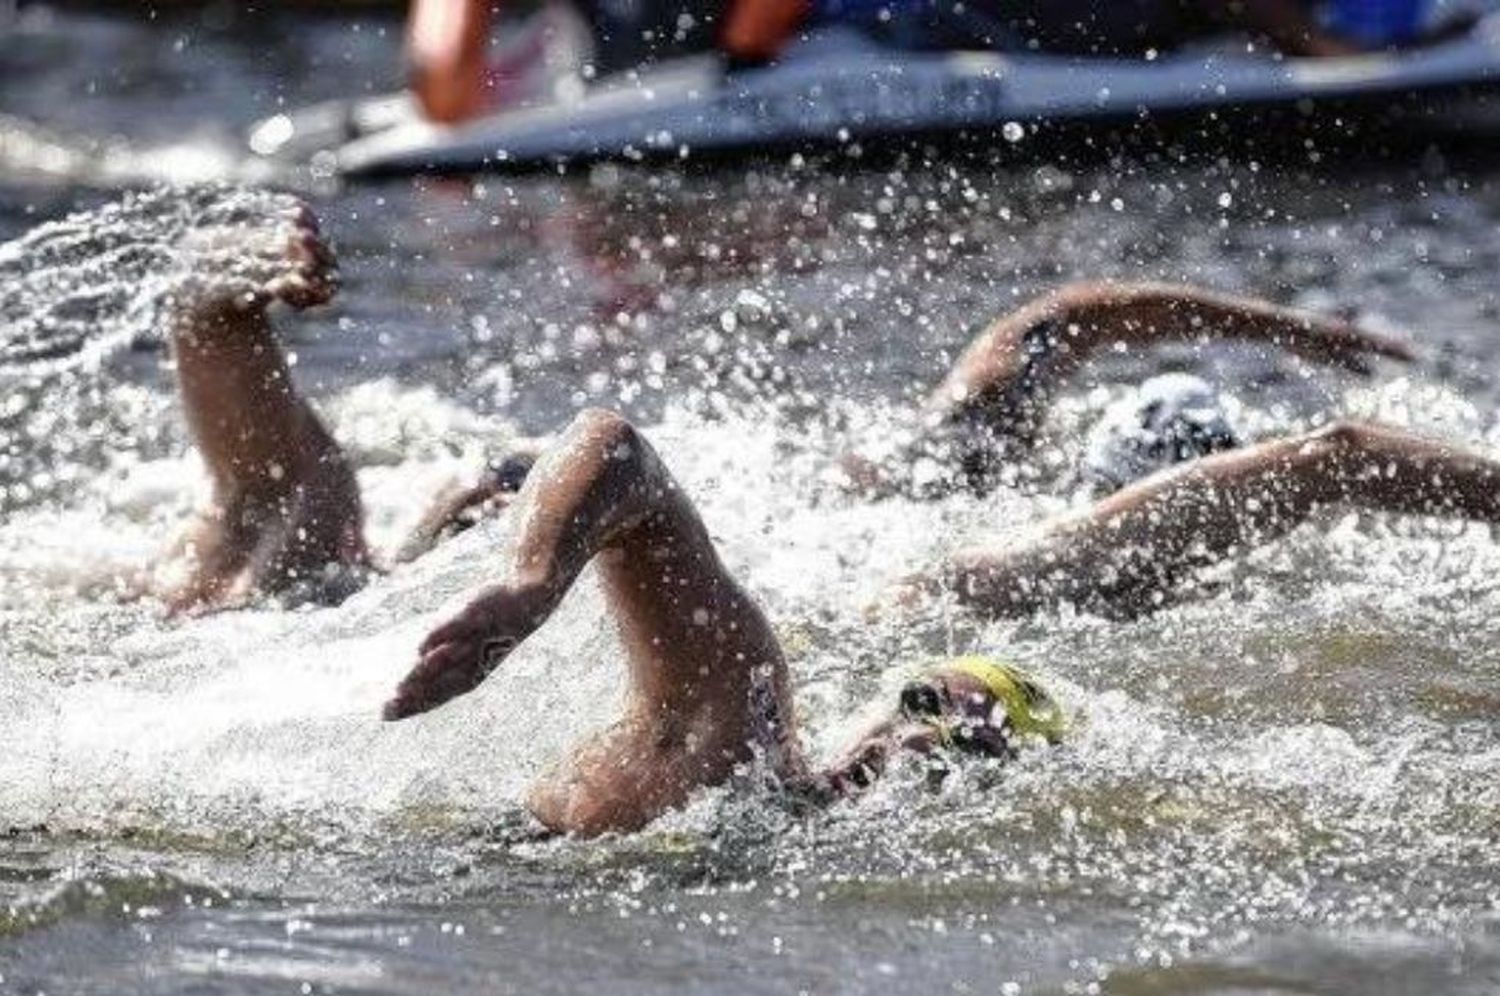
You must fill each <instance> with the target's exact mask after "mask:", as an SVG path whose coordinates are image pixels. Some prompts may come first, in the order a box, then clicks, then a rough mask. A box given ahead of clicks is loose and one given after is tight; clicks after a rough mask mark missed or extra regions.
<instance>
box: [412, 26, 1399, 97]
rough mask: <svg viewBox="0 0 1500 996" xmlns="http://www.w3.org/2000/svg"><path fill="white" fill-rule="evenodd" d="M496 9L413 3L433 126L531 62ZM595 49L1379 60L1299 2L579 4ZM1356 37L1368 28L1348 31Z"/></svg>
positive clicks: (418, 58) (615, 53) (416, 59)
mask: <svg viewBox="0 0 1500 996" xmlns="http://www.w3.org/2000/svg"><path fill="white" fill-rule="evenodd" d="M495 7H496V5H495V4H493V3H492V2H491V0H415V2H414V3H413V4H412V7H411V15H410V18H409V20H408V23H407V33H406V58H407V64H408V67H409V78H410V85H411V91H412V95H413V96H414V97H415V98H416V101H417V105H418V106H419V107H420V108H421V109H422V112H423V114H424V115H426V116H427V117H428V118H429V119H430V120H433V121H438V122H443V123H448V124H452V123H457V122H461V121H466V120H470V119H472V118H475V117H478V116H481V115H483V114H486V113H489V112H491V111H494V110H496V109H497V108H499V107H502V106H504V104H505V102H506V97H507V94H508V92H509V91H510V90H512V89H514V83H513V81H514V80H515V78H516V77H517V76H518V75H520V74H522V73H523V72H524V71H525V66H524V64H523V62H524V60H528V59H529V60H530V61H533V62H534V61H536V60H537V59H539V58H540V57H541V53H540V52H539V51H538V50H536V46H535V45H529V46H527V45H523V46H521V49H522V55H521V56H520V57H519V58H518V57H516V56H511V57H510V58H508V59H505V60H500V59H495V60H491V59H490V57H489V55H488V54H487V53H488V49H489V44H490V33H491V28H492V24H493V19H494V15H495ZM579 7H580V9H581V10H582V12H583V14H584V16H585V18H586V19H587V20H588V22H589V24H590V28H591V30H592V33H593V35H594V37H595V40H596V42H597V45H596V51H595V58H594V60H593V69H594V71H595V72H598V73H610V72H618V71H622V70H626V69H634V68H639V67H641V66H643V65H646V64H649V63H650V62H651V61H653V60H655V59H659V58H662V57H663V56H668V55H688V54H694V53H698V52H704V51H718V52H719V53H720V54H721V55H723V56H724V58H725V60H726V62H727V63H728V64H729V65H730V66H732V67H733V66H754V65H761V64H764V63H767V62H770V61H772V60H774V59H775V58H776V57H777V56H778V55H779V54H780V53H781V51H782V50H783V49H784V48H785V47H786V46H787V44H789V43H790V42H791V41H792V40H793V39H794V38H795V37H796V36H797V35H798V34H799V32H802V31H805V30H807V29H809V28H813V27H817V26H820V25H824V24H830V23H839V24H849V25H852V26H854V27H856V28H859V29H861V30H865V31H867V32H868V33H869V34H871V35H872V36H874V37H875V38H876V39H877V40H879V41H881V42H882V43H883V44H888V45H891V46H893V47H896V48H908V49H941V50H947V49H991V48H1001V49H1006V48H1020V49H1032V50H1041V51H1051V52H1060V53H1069V54H1081V55H1127V54H1142V53H1145V52H1148V51H1150V50H1162V49H1170V48H1174V47H1176V46H1179V45H1181V44H1183V43H1184V42H1187V41H1190V40H1192V39H1194V38H1198V37H1202V36H1205V35H1213V34H1218V33H1222V32H1225V31H1244V32H1249V33H1250V34H1252V35H1253V36H1255V37H1257V38H1260V39H1263V40H1264V41H1265V42H1266V43H1267V44H1268V45H1269V46H1270V47H1272V48H1274V49H1276V50H1278V51H1281V52H1285V53H1287V54H1289V55H1300V56H1338V55H1350V54H1354V53H1356V52H1358V51H1360V50H1361V48H1362V47H1379V45H1380V44H1382V43H1383V42H1384V40H1385V39H1384V38H1383V37H1382V36H1379V35H1376V36H1373V37H1372V36H1368V35H1367V36H1366V37H1363V38H1361V39H1360V41H1359V42H1358V43H1356V42H1355V41H1354V40H1351V38H1350V37H1341V36H1339V35H1336V34H1334V33H1332V32H1330V31H1329V30H1327V29H1325V28H1324V27H1323V26H1322V24H1321V23H1320V21H1319V20H1318V18H1317V17H1315V16H1314V12H1313V5H1312V4H1310V3H1308V2H1304V0H1109V2H1098V0H1002V2H1000V3H998V4H993V5H987V6H983V7H979V6H975V5H965V4H962V3H954V2H950V0H942V2H939V3H924V2H918V0H896V2H891V3H873V2H869V0H694V2H692V3H688V4H662V3H656V2H642V3H634V4H611V3H602V2H598V0H584V2H580V3H579ZM1345 20H1348V21H1350V25H1351V26H1352V27H1354V28H1359V27H1360V26H1361V25H1364V24H1365V22H1366V21H1368V20H1369V18H1358V17H1355V18H1352V20H1351V19H1350V18H1345Z"/></svg>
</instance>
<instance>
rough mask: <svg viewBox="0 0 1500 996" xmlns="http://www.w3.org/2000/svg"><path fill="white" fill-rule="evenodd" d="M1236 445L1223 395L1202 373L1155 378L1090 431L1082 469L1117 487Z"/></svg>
mask: <svg viewBox="0 0 1500 996" xmlns="http://www.w3.org/2000/svg"><path fill="white" fill-rule="evenodd" d="M1239 445H1240V441H1239V434H1238V433H1237V432H1236V431H1235V428H1234V424H1233V422H1232V421H1231V420H1230V418H1229V413H1228V412H1227V411H1226V410H1225V406H1224V400H1223V399H1222V398H1221V397H1220V396H1219V394H1218V393H1217V392H1216V391H1215V390H1214V389H1213V388H1212V387H1210V386H1209V385H1208V384H1207V383H1206V382H1205V381H1203V380H1202V379H1201V378H1198V377H1194V376H1191V375H1189V374H1182V373H1172V374H1163V375H1162V376H1160V377H1153V378H1151V379H1150V380H1148V381H1146V382H1145V383H1144V384H1142V385H1141V386H1140V387H1139V388H1137V389H1136V391H1135V393H1134V394H1133V395H1132V396H1131V397H1128V398H1125V399H1124V400H1122V401H1120V402H1117V403H1116V404H1114V405H1111V406H1110V407H1109V409H1108V410H1107V411H1105V413H1104V417H1103V418H1101V419H1100V420H1099V423H1098V424H1097V425H1095V426H1094V428H1093V430H1092V431H1091V432H1090V433H1089V441H1088V451H1087V454H1086V455H1085V457H1084V471H1085V473H1086V474H1087V476H1088V478H1089V480H1090V481H1092V482H1093V483H1094V485H1095V486H1096V487H1097V488H1098V489H1099V490H1101V491H1115V490H1118V489H1119V488H1122V487H1124V486H1125V485H1127V484H1129V483H1131V482H1132V481H1136V480H1139V479H1140V478H1142V477H1146V476H1147V475H1150V474H1154V473H1156V472H1157V471H1158V470H1162V469H1164V468H1166V467H1170V466H1172V465H1173V464H1176V463H1182V462H1184V461H1187V460H1193V459H1196V458H1197V457H1201V456H1207V455H1208V454H1210V453H1217V452H1219V451H1221V450H1230V449H1234V448H1235V447H1237V446H1239Z"/></svg>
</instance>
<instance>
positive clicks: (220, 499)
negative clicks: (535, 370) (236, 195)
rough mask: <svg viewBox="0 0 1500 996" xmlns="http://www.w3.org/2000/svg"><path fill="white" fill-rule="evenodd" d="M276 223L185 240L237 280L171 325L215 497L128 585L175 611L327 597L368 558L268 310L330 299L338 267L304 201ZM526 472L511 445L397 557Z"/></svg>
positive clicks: (202, 287) (343, 476)
mask: <svg viewBox="0 0 1500 996" xmlns="http://www.w3.org/2000/svg"><path fill="white" fill-rule="evenodd" d="M279 220H280V221H282V222H284V223H285V224H283V225H276V224H271V225H267V226H265V227H264V230H260V231H257V230H255V229H246V228H244V227H235V228H232V229H228V230H225V231H223V232H215V231H207V232H203V231H200V232H195V233H193V234H192V235H191V236H190V238H191V239H192V240H193V243H194V244H193V245H191V246H189V247H186V248H188V249H189V250H190V251H197V252H201V253H205V254H214V253H218V254H221V255H223V257H224V260H225V262H224V266H225V268H226V270H230V271H232V272H234V273H235V274H236V275H237V276H238V277H239V278H242V279H232V280H226V281H223V282H199V284H197V285H196V286H194V287H185V288H184V289H183V290H182V292H181V293H180V294H179V295H178V297H177V299H176V302H175V305H176V306H175V310H174V312H173V313H172V315H171V318H170V321H169V329H168V331H169V336H170V343H171V350H172V359H173V361H174V366H175V368H176V377H177V387H178V392H179V395H180V397H181V400H182V407H183V411H184V414H185V415H186V419H187V425H188V430H189V434H190V436H191V437H192V440H193V443H194V445H195V446H196V447H197V449H198V452H199V454H200V455H201V457H202V459H203V463H204V465H205V466H206V468H207V470H208V475H209V479H210V484H211V495H210V500H209V502H208V506H207V507H206V508H205V509H203V510H202V511H201V512H199V513H198V514H197V515H196V516H195V517H194V519H193V521H192V522H191V523H190V524H189V526H188V527H187V529H186V530H184V532H183V533H182V535H181V536H180V537H179V538H178V539H177V541H176V542H175V543H174V544H172V545H171V547H169V549H168V550H167V552H166V553H165V554H164V555H163V556H162V557H160V558H159V559H158V560H157V562H156V563H155V564H153V565H152V566H151V567H150V568H149V569H148V570H147V571H145V572H144V573H142V574H141V575H138V576H136V577H134V578H132V579H131V582H130V583H129V585H128V586H127V588H128V590H129V591H130V592H131V593H138V594H150V595H154V596H156V597H159V598H161V599H162V600H163V601H164V602H165V603H166V605H167V607H168V609H169V611H171V612H173V613H177V612H184V611H190V610H205V609H222V608H229V607H233V606H238V605H242V604H245V603H246V602H248V601H250V600H252V599H254V598H256V597H259V596H261V595H265V594H271V595H280V596H288V597H292V598H313V599H316V600H321V601H328V600H337V599H339V598H341V597H344V596H346V595H347V594H349V592H350V591H352V590H353V588H355V587H357V586H358V585H359V584H360V583H361V582H362V580H363V578H364V577H365V576H366V575H367V574H368V573H369V572H370V571H371V570H374V569H376V568H377V566H378V565H377V564H376V563H375V561H374V559H373V558H372V556H371V554H370V551H369V548H368V547H367V546H366V544H365V539H364V514H363V510H362V506H361V503H360V496H359V488H358V484H357V482H356V481H355V477H354V472H353V469H352V468H351V467H350V466H349V463H348V461H347V460H346V459H345V457H344V454H343V451H342V450H341V449H340V448H339V445H338V443H337V442H336V441H335V440H334V438H333V436H332V435H331V434H330V433H329V432H328V430H327V428H326V427H325V426H324V425H323V422H322V420H321V419H319V417H318V415H317V413H316V412H315V411H314V410H313V408H312V406H311V405H309V404H308V402H307V401H306V400H305V399H303V398H302V397H301V395H299V394H298V393H297V390H296V386H295V384H294V383H293V380H292V374H291V370H290V368H289V366H288V363H287V360H286V357H285V355H284V353H283V352H282V349H281V346H280V345H279V343H278V342H277V340H276V336H275V334H274V332H273V330H272V327H271V320H270V316H269V314H268V309H269V307H270V306H271V305H272V304H273V303H274V302H277V301H279V302H282V303H284V304H286V305H288V306H290V307H293V308H299V309H301V308H310V307H314V306H316V305H321V304H325V303H327V302H328V301H329V300H331V299H332V298H333V296H334V294H335V292H336V291H337V288H338V279H337V266H336V262H335V259H334V256H333V253H332V251H331V250H330V249H329V248H328V246H327V245H326V244H325V243H324V241H323V239H322V237H321V236H320V234H319V231H318V225H317V221H316V219H315V218H314V217H313V215H312V213H311V212H310V211H309V210H308V209H307V208H305V207H300V206H299V207H298V208H297V209H295V211H294V212H293V213H292V214H291V215H290V216H289V217H287V218H283V219H279ZM215 240H222V241H223V243H224V244H223V245H217V244H216V242H215ZM527 467H529V462H528V458H527V456H526V455H525V454H524V453H520V454H516V455H514V456H513V457H511V458H509V459H508V460H507V461H505V462H504V463H502V464H501V465H500V466H499V467H497V468H494V469H492V470H491V471H489V472H488V473H487V474H486V476H485V477H484V478H483V479H482V481H481V485H480V486H479V487H478V488H468V489H459V490H454V491H450V492H447V493H445V494H443V495H441V496H439V499H438V501H437V503H436V504H435V505H434V507H433V509H432V511H430V512H429V513H428V514H427V515H426V516H424V517H423V519H422V522H421V525H420V526H419V527H418V530H417V533H416V535H415V537H414V538H413V539H412V540H409V541H408V542H407V544H406V545H405V546H404V547H403V552H402V553H400V554H398V557H397V559H402V558H403V557H404V556H407V555H409V554H407V553H406V552H405V551H408V550H413V549H415V550H421V549H425V548H427V547H428V546H430V545H431V544H432V543H434V542H436V541H437V540H438V539H439V538H441V537H442V536H443V535H445V534H446V533H447V532H449V531H451V530H452V529H455V528H461V527H463V526H464V525H466V524H468V523H470V522H471V521H472V518H473V517H474V516H475V515H477V514H479V512H480V511H482V510H489V511H494V510H496V509H498V508H500V507H503V505H504V504H505V502H506V497H507V495H508V494H511V493H513V492H514V491H515V490H516V488H517V487H518V486H519V480H520V478H521V477H524V476H525V469H526V468H527Z"/></svg>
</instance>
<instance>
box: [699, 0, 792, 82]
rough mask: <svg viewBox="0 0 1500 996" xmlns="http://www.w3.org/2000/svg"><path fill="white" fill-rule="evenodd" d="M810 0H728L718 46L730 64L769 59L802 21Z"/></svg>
mask: <svg viewBox="0 0 1500 996" xmlns="http://www.w3.org/2000/svg"><path fill="white" fill-rule="evenodd" d="M812 6H813V5H812V2H811V0H732V2H731V3H730V4H729V13H728V15H727V16H726V17H725V20H724V30H723V31H722V32H721V33H720V35H719V47H720V48H722V49H723V50H724V54H725V55H727V56H729V59H730V61H731V63H732V64H736V65H744V66H757V65H761V64H763V63H766V62H770V61H771V60H772V59H774V58H776V56H778V55H780V54H781V50H782V48H784V47H785V46H786V43H787V42H788V41H789V40H791V37H792V35H794V34H796V32H797V29H798V28H800V27H802V25H803V24H804V23H806V21H807V19H808V16H809V15H810V14H811V13H812Z"/></svg>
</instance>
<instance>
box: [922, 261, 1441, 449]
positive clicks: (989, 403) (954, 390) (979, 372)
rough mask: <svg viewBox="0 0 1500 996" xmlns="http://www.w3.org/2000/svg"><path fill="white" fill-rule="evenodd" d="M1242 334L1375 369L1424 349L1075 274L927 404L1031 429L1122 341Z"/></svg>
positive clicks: (974, 351)
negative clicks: (1375, 364)
mask: <svg viewBox="0 0 1500 996" xmlns="http://www.w3.org/2000/svg"><path fill="white" fill-rule="evenodd" d="M1211 339H1237V340H1242V341H1249V342H1264V343H1269V344H1272V345H1276V346H1278V347H1280V348H1283V349H1286V350H1288V351H1290V352H1292V353H1295V354H1297V355H1299V356H1302V357H1304V358H1306V359H1309V360H1313V361H1316V362H1320V363H1330V364H1336V365H1339V366H1343V367H1347V368H1349V369H1351V370H1355V371H1359V372H1367V371H1368V370H1369V367H1370V358H1371V357H1374V356H1383V357H1387V358H1391V359H1396V360H1403V361H1408V360H1411V359H1413V358H1414V354H1413V353H1412V351H1411V349H1410V348H1409V347H1408V346H1406V345H1405V344H1403V343H1401V342H1399V341H1397V340H1394V339H1391V338H1388V337H1385V336H1381V335H1378V334H1376V333H1373V332H1369V331H1367V330H1363V329H1360V328H1358V327H1356V326H1354V325H1352V324H1351V323H1349V322H1345V321H1342V320H1339V319H1335V318H1327V317H1323V316H1319V315H1314V314H1310V313H1308V312H1303V311H1297V310H1294V309H1291V308H1285V307H1282V306H1280V305H1275V304H1271V303H1269V302H1266V301H1260V300H1255V299H1253V298H1245V297H1237V296H1234V295H1229V294H1220V293H1217V292H1214V291H1208V290H1202V289H1199V288H1195V287H1187V286H1178V285H1172V284H1159V283H1075V284H1069V285H1067V286H1065V287H1061V288H1058V289H1057V290H1055V291H1053V292H1051V293H1049V294H1046V295H1044V296H1042V297H1040V298H1038V299H1036V300H1034V301H1032V302H1030V303H1028V304H1026V305H1024V306H1023V307H1021V308H1020V309H1018V310H1017V311H1015V312H1012V313H1011V314H1008V315H1005V316H1004V317H1002V318H1000V319H998V320H997V321H995V322H994V323H993V324H992V325H991V326H990V327H989V328H988V329H986V330H985V331H984V332H983V333H982V334H980V336H979V337H978V338H976V339H975V340H974V342H973V343H971V344H970V345H969V347H968V348H967V349H966V350H965V351H964V353H963V355H962V357H960V359H959V361H958V363H957V364H956V365H955V366H954V368H953V371H952V372H951V373H950V374H949V375H948V377H947V378H946V379H945V380H944V381H943V383H942V384H941V385H939V387H938V388H937V390H936V391H934V392H933V394H932V396H931V398H930V399H929V400H928V402H927V406H926V410H927V414H928V418H929V420H930V421H933V422H935V423H942V422H947V421H951V420H953V419H955V418H958V417H962V416H966V415H973V414H979V415H980V416H981V417H982V419H983V421H984V422H985V423H986V424H988V425H989V427H990V428H991V429H992V430H993V431H995V432H997V433H999V434H1002V435H1008V436H1011V437H1014V438H1016V439H1018V440H1021V441H1025V440H1027V439H1029V438H1031V437H1032V436H1033V434H1034V431H1035V429H1036V425H1037V423H1038V422H1039V420H1040V419H1041V417H1042V415H1043V414H1044V412H1045V407H1046V404H1047V401H1048V399H1049V398H1050V396H1051V394H1052V393H1053V390H1054V389H1055V388H1056V387H1057V386H1058V385H1059V383H1060V382H1062V381H1063V380H1064V379H1065V378H1067V377H1068V376H1069V375H1071V374H1072V373H1073V372H1074V371H1075V370H1076V369H1077V368H1078V367H1079V366H1081V365H1082V364H1083V363H1084V362H1085V361H1087V360H1088V359H1089V358H1090V357H1091V356H1093V355H1095V354H1097V353H1100V352H1102V351H1104V350H1107V349H1110V348H1114V347H1115V346H1118V345H1124V346H1148V345H1154V344H1156V343H1161V342H1171V341H1177V342H1194V341H1208V340H1211Z"/></svg>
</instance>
